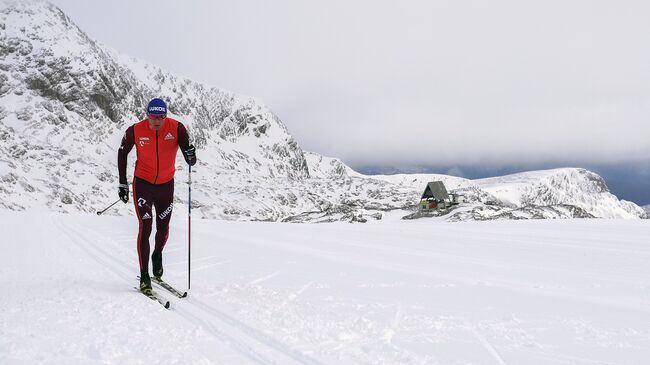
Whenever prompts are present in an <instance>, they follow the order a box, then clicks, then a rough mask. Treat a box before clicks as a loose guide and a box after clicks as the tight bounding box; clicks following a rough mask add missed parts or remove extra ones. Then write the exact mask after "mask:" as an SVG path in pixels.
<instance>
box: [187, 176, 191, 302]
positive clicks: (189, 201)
mask: <svg viewBox="0 0 650 365" xmlns="http://www.w3.org/2000/svg"><path fill="white" fill-rule="evenodd" d="M187 166H188V167H189V168H188V177H189V180H188V182H187V188H188V190H187V291H189V290H190V277H191V274H192V271H191V269H192V265H191V259H192V255H191V252H192V165H190V164H187Z"/></svg>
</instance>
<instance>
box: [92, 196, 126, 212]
mask: <svg viewBox="0 0 650 365" xmlns="http://www.w3.org/2000/svg"><path fill="white" fill-rule="evenodd" d="M120 200H122V199H117V200H116V201H115V203H113V204H111V205H109V206H108V207H106V209H104V210H102V211H99V212H97V215H102V213H104V212H105V211H107V210H108V209H109V208H110V207H112V206H113V205H115V204H117V202H119V201H120Z"/></svg>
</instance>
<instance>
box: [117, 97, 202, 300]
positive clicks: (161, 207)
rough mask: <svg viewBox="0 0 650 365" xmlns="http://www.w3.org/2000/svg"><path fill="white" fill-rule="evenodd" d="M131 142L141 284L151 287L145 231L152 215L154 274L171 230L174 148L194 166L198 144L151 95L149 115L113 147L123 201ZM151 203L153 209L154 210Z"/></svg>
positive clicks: (125, 199)
mask: <svg viewBox="0 0 650 365" xmlns="http://www.w3.org/2000/svg"><path fill="white" fill-rule="evenodd" d="M134 145H135V147H136V153H137V160H136V162H135V172H134V178H133V203H134V205H135V213H136V215H137V217H138V222H139V231H138V240H137V247H138V260H139V262H140V290H141V291H142V292H144V293H151V277H150V276H149V251H150V248H149V236H150V235H151V226H152V221H153V219H154V218H155V219H156V235H155V247H154V250H153V253H152V255H151V263H152V269H153V275H154V276H155V277H158V278H160V277H161V276H162V274H163V266H162V251H163V248H164V247H165V243H166V242H167V237H168V235H169V221H170V219H171V216H172V205H173V202H174V173H175V172H176V166H175V163H176V153H177V151H178V149H179V147H180V149H181V151H182V153H183V157H185V161H186V162H187V163H188V164H190V165H192V166H194V164H195V163H196V150H195V148H194V145H191V144H190V142H189V136H188V133H187V129H185V126H184V125H183V124H182V123H181V122H179V121H177V120H175V119H172V118H168V117H167V104H165V102H164V101H163V100H162V99H158V98H156V99H152V100H151V101H150V102H149V105H148V106H147V118H146V119H144V120H141V121H140V122H138V123H135V124H133V125H132V126H130V127H129V128H128V129H127V130H126V132H125V133H124V137H123V138H122V144H121V145H120V148H119V150H118V153H117V167H118V171H119V175H120V185H119V189H118V195H119V197H120V199H121V200H122V201H123V202H124V203H127V202H128V201H129V185H128V184H127V179H126V165H127V157H128V155H129V152H131V149H132V148H133V146H134ZM152 208H155V211H156V215H155V216H154V215H153V212H152V210H153V209H152Z"/></svg>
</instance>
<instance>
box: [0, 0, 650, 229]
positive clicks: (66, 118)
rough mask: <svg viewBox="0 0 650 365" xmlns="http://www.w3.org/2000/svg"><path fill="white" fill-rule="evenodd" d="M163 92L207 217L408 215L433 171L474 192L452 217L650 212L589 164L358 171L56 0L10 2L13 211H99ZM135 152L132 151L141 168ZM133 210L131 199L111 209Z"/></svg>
mask: <svg viewBox="0 0 650 365" xmlns="http://www.w3.org/2000/svg"><path fill="white" fill-rule="evenodd" d="M152 97H162V98H163V99H165V100H167V101H168V104H169V109H170V114H171V116H173V117H176V118H177V119H179V120H181V121H182V122H183V123H184V124H186V125H187V126H188V128H189V130H190V133H191V135H192V139H193V141H194V143H195V144H196V146H197V148H198V152H197V154H198V157H199V163H198V164H197V166H196V167H195V168H194V169H193V186H192V193H193V194H192V203H193V206H194V207H195V209H194V212H195V214H197V215H198V216H199V217H209V218H221V219H233V220H269V221H290V222H304V221H311V222H320V221H332V220H346V221H361V222H364V221H367V220H375V219H381V218H382V217H385V216H387V215H386V212H397V214H393V215H395V216H399V217H401V216H403V215H408V214H411V213H413V211H414V209H415V208H416V204H417V203H418V200H419V197H420V194H421V191H422V189H423V187H424V185H425V183H426V182H427V180H429V181H430V180H432V179H438V180H443V181H445V183H446V184H447V185H448V189H450V190H459V191H460V192H462V193H463V194H464V195H466V198H467V201H468V202H467V203H466V204H464V205H462V206H459V207H458V208H457V209H456V210H455V211H453V212H448V214H446V215H444V218H445V219H450V220H466V219H500V218H548V217H554V218H555V217H557V218H567V217H591V216H593V217H607V218H615V217H621V218H633V217H642V216H645V212H643V210H642V209H641V208H639V207H638V206H636V205H634V204H632V203H629V202H621V201H619V200H618V199H616V197H614V196H613V195H611V194H609V192H608V191H607V187H606V185H605V183H604V181H602V179H600V177H598V176H597V175H595V174H593V173H590V172H588V171H585V170H578V169H567V170H562V171H561V172H557V173H548V172H539V173H531V174H528V175H522V176H519V177H517V178H514V180H513V178H508V177H506V178H502V179H501V180H499V179H492V180H484V181H481V180H478V181H470V180H466V179H461V178H455V177H450V176H443V175H397V176H383V177H382V176H364V175H361V174H358V173H356V172H355V171H353V170H352V169H350V168H349V167H348V166H346V165H345V164H344V163H342V162H341V161H340V160H337V159H334V158H327V157H323V156H320V155H318V154H315V153H309V152H305V151H303V150H302V149H301V148H300V146H299V145H298V143H297V142H296V141H295V140H294V139H293V138H292V137H291V135H290V134H289V132H288V130H287V128H286V127H285V126H284V124H283V123H282V121H281V120H280V119H279V118H278V117H277V116H276V115H274V114H273V112H272V111H271V110H269V108H267V107H266V106H265V105H264V104H263V103H261V102H260V101H258V100H256V99H254V98H251V97H247V96H243V95H238V94H235V93H232V92H228V91H224V90H221V89H218V88H215V87H210V86H206V85H203V84H201V83H198V82H195V81H192V80H188V79H184V78H181V77H178V76H176V75H174V74H172V73H169V72H167V71H165V70H162V69H160V68H159V67H157V66H155V65H151V64H147V63H145V62H141V61H138V60H135V59H132V58H129V57H127V56H124V55H121V54H119V52H117V51H115V50H111V49H108V48H107V47H104V46H102V45H100V44H98V43H97V42H95V41H93V40H92V39H91V38H90V37H88V36H87V35H86V34H85V33H84V32H83V31H82V30H80V29H79V28H78V27H77V26H76V25H75V24H74V22H73V21H72V20H71V19H70V18H68V17H67V16H66V15H65V14H64V13H63V12H62V11H61V10H60V9H58V8H57V7H56V6H54V5H52V4H49V3H47V2H30V1H28V2H15V1H2V2H0V141H1V142H2V143H0V180H1V181H2V184H1V185H0V207H1V208H4V209H11V210H17V211H20V210H32V209H48V210H52V211H58V212H79V211H81V212H94V211H96V210H98V209H100V208H102V207H104V206H106V205H108V204H110V203H111V202H113V201H115V199H117V196H116V195H117V194H116V185H117V167H116V159H117V158H116V150H117V147H118V145H119V141H120V139H121V136H122V134H123V132H124V130H125V129H126V128H127V127H128V126H129V125H130V124H132V123H134V122H137V121H138V120H140V119H141V118H143V117H144V106H145V105H146V102H147V101H148V100H149V99H150V98H152ZM134 160H135V153H132V154H131V156H130V161H129V162H130V165H131V166H132V165H133V163H134ZM177 168H178V172H177V187H176V202H177V203H179V204H186V203H187V192H186V189H185V185H184V184H183V182H184V181H185V180H186V176H187V170H186V168H185V166H184V164H183V161H182V158H180V157H179V159H178V161H177ZM131 171H132V170H130V171H129V173H131ZM513 186H516V189H515V188H514V187H513ZM506 188H507V189H510V190H508V192H507V193H506V192H504V191H505V190H504V189H506ZM131 210H132V209H131V205H130V204H129V205H123V204H118V205H117V206H116V208H114V209H112V210H111V211H110V212H111V214H132V212H131ZM391 216H392V215H391Z"/></svg>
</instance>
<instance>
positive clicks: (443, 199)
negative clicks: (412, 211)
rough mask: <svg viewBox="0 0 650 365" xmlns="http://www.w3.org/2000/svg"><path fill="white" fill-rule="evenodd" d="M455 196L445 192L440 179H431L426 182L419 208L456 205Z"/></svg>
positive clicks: (439, 207)
mask: <svg viewBox="0 0 650 365" xmlns="http://www.w3.org/2000/svg"><path fill="white" fill-rule="evenodd" d="M456 204H458V202H457V201H456V196H455V195H454V194H449V193H447V188H445V184H444V183H443V182H442V181H432V182H430V183H428V184H427V186H426V187H425V188H424V192H423V193H422V197H421V198H420V210H424V211H427V210H435V209H446V208H449V207H451V206H452V205H456Z"/></svg>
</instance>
